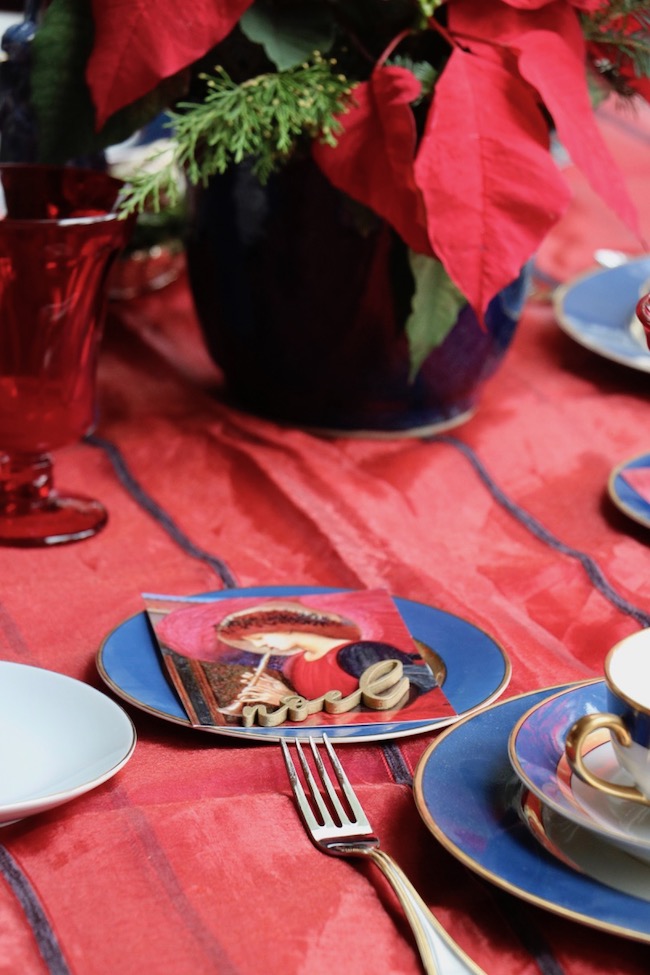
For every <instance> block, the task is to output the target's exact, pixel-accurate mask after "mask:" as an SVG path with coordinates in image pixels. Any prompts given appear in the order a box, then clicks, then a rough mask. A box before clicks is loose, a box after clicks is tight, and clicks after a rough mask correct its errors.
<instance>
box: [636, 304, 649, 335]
mask: <svg viewBox="0 0 650 975" xmlns="http://www.w3.org/2000/svg"><path fill="white" fill-rule="evenodd" d="M636 317H637V318H638V319H639V321H640V322H641V324H642V325H643V328H644V329H645V337H646V342H647V343H648V348H649V349H650V294H647V295H644V296H643V297H642V298H641V299H640V300H639V302H638V304H637V306H636Z"/></svg>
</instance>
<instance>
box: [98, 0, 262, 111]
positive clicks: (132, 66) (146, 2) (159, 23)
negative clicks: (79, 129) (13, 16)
mask: <svg viewBox="0 0 650 975" xmlns="http://www.w3.org/2000/svg"><path fill="white" fill-rule="evenodd" d="M252 3H253V0H193V3H192V7H191V11H190V12H188V13H187V14H183V13H182V12H181V13H180V14H179V5H178V2H177V0H128V2H127V3H125V2H124V0H92V7H93V19H94V22H95V44H94V47H93V51H92V54H91V56H90V59H89V62H88V67H87V72H86V80H87V82H88V86H89V88H90V91H91V95H92V98H93V102H94V105H95V112H96V127H97V129H98V130H99V129H101V127H102V125H103V124H104V122H105V121H106V119H107V118H109V116H111V115H112V114H113V113H114V112H116V111H117V110H118V109H120V108H122V107H123V106H124V105H128V104H130V103H131V102H133V101H135V100H136V99H137V98H140V97H141V96H142V95H146V94H147V93H148V92H150V91H151V90H152V89H153V88H155V87H156V85H157V84H158V83H159V82H160V81H162V80H163V78H169V77H170V76H171V75H174V74H176V73H177V72H178V71H181V70H182V69H183V68H186V67H187V66H188V65H190V64H192V63H193V62H194V61H196V60H198V58H200V57H202V56H203V55H204V54H205V53H206V52H207V51H209V50H210V48H212V47H214V45H215V44H218V43H219V41H221V40H223V38H224V37H226V35H227V34H229V33H230V31H231V30H232V29H233V27H234V26H235V24H236V23H237V21H238V20H239V18H240V17H241V15H242V14H243V13H244V12H245V11H246V10H247V9H248V7H250V6H251V4H252Z"/></svg>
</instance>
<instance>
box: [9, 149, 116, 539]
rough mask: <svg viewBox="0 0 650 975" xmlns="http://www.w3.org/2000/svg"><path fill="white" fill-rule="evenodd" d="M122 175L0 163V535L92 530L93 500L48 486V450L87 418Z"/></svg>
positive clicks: (79, 431) (100, 515)
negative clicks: (118, 178) (117, 176)
mask: <svg viewBox="0 0 650 975" xmlns="http://www.w3.org/2000/svg"><path fill="white" fill-rule="evenodd" d="M121 186H122V184H121V183H120V181H119V180H116V179H113V178H111V177H109V176H107V175H106V174H104V173H101V172H96V171H94V170H85V169H76V168H73V167H55V166H39V165H32V164H30V165H23V164H21V163H15V164H6V165H1V166H0V207H1V210H0V544H2V545H20V546H36V545H54V544H57V543H60V542H71V541H77V540H79V539H82V538H87V537H89V536H91V535H94V534H95V533H96V532H97V531H99V530H100V529H101V528H102V527H103V526H104V524H105V523H106V520H107V513H106V509H105V508H104V506H103V505H102V504H101V503H100V502H99V501H96V500H94V499H92V498H87V497H84V496H82V495H76V494H74V495H73V494H66V493H59V492H58V491H56V490H55V488H54V484H53V473H52V467H53V461H52V456H51V452H52V451H54V450H56V449H57V448H60V447H63V446H65V445H66V444H70V443H73V442H74V441H76V440H79V439H80V438H81V437H83V436H84V435H85V434H87V433H89V432H90V431H91V430H92V429H93V427H94V424H95V420H96V416H95V412H96V410H95V403H96V397H95V387H96V372H97V355H98V349H99V343H100V339H101V331H102V325H103V319H104V310H105V298H106V287H105V285H106V279H107V275H108V272H109V270H110V268H111V266H112V264H113V261H114V260H115V258H116V257H117V256H118V254H119V253H120V251H121V250H122V248H123V247H124V245H125V244H126V242H127V240H128V238H129V235H130V233H131V229H132V220H124V219H121V218H120V217H119V214H118V213H117V211H116V204H117V199H118V195H119V191H120V188H121Z"/></svg>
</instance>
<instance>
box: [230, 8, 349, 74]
mask: <svg viewBox="0 0 650 975" xmlns="http://www.w3.org/2000/svg"><path fill="white" fill-rule="evenodd" d="M239 26H240V28H241V30H242V32H243V34H244V35H245V36H246V37H247V38H248V39H249V40H250V41H253V42H254V43H256V44H261V45H262V47H263V48H264V51H265V53H266V56H267V57H268V58H269V60H270V61H272V62H273V64H274V65H275V67H276V68H277V69H278V71H286V70H288V69H289V68H295V67H296V66H297V65H299V64H301V63H302V62H303V61H306V60H307V59H308V58H310V57H311V54H312V52H313V51H321V52H322V53H323V54H326V53H327V52H328V51H329V49H330V48H331V46H332V43H333V40H334V23H333V21H332V18H331V15H330V13H329V11H328V10H327V9H326V7H325V5H324V4H319V3H311V4H309V5H308V6H305V5H301V6H295V7H293V6H291V7H277V6H275V5H274V4H273V3H270V2H269V0H257V2H256V3H254V4H253V6H252V7H249V8H248V10H247V11H246V13H245V14H244V15H243V17H242V18H241V19H240V21H239Z"/></svg>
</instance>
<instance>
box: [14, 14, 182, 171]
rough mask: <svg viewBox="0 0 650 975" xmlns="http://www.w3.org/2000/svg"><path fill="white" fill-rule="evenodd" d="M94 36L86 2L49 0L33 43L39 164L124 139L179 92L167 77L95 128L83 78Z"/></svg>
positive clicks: (93, 149) (91, 106)
mask: <svg viewBox="0 0 650 975" xmlns="http://www.w3.org/2000/svg"><path fill="white" fill-rule="evenodd" d="M93 37H94V25H93V19H92V7H91V5H90V3H89V2H88V0H52V2H51V3H50V5H49V7H48V8H47V11H46V13H45V16H44V18H43V23H42V25H41V26H40V28H39V30H38V31H37V32H36V36H35V38H34V40H33V42H32V69H31V100H32V105H33V107H34V113H35V115H36V123H37V127H38V152H39V159H40V161H41V162H47V163H65V162H68V161H69V160H71V159H74V158H76V157H79V156H85V155H89V154H92V153H95V152H98V151H99V150H101V149H104V148H106V146H110V145H115V144H117V143H118V142H122V141H123V140H124V139H126V138H128V137H129V136H130V135H132V134H133V132H135V131H137V130H138V129H139V128H141V127H142V126H143V125H145V124H146V123H147V122H149V121H150V120H151V119H152V118H155V116H156V115H158V114H159V113H160V112H161V111H163V110H164V109H165V108H166V106H167V105H168V104H169V102H170V101H171V100H173V99H174V98H175V97H178V96H179V95H180V94H181V92H180V89H179V82H178V79H176V78H171V79H168V80H167V81H166V82H164V83H163V84H161V85H160V86H159V87H158V88H157V89H156V90H155V91H153V92H151V94H150V95H147V96H146V97H145V98H141V99H139V100H138V101H136V102H134V103H133V104H132V105H129V106H127V107H126V108H124V109H122V110H121V111H120V112H117V113H116V114H115V115H113V117H112V118H111V119H109V120H108V122H107V123H106V125H105V126H104V127H103V129H102V130H101V131H100V132H96V131H95V110H94V107H93V103H92V100H91V97H90V92H89V90H88V87H87V85H86V81H85V69H86V62H87V60H88V58H89V56H90V52H91V50H92V46H93Z"/></svg>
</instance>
